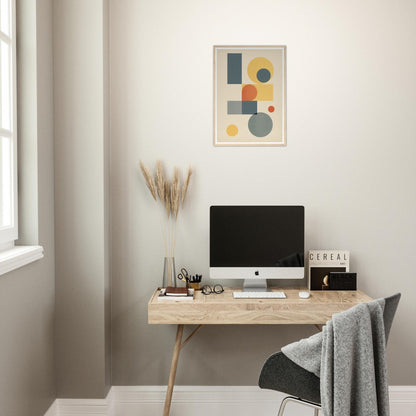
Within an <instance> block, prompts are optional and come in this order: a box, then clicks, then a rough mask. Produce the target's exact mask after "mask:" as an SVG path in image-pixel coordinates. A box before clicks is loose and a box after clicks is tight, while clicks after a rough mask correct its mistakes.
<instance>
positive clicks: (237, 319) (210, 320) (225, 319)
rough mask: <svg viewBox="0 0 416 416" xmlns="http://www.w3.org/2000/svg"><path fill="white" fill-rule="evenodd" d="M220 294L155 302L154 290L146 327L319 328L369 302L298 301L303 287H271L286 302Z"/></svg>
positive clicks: (356, 297) (325, 295)
mask: <svg viewBox="0 0 416 416" xmlns="http://www.w3.org/2000/svg"><path fill="white" fill-rule="evenodd" d="M224 289H225V290H224V292H223V293H221V294H211V295H204V294H202V293H201V292H200V291H196V292H195V297H194V300H192V301H189V300H187V301H183V300H168V301H166V300H163V301H160V300H158V299H157V296H158V295H159V291H160V288H158V289H156V290H155V291H154V293H153V295H152V297H151V298H150V301H149V304H148V322H149V324H185V325H195V324H196V325H199V324H204V325H205V324H212V325H223V324H234V325H235V324H237V325H239V324H240V325H247V324H261V325H264V324H273V325H276V324H291V325H292V324H317V325H323V324H325V323H326V322H327V321H328V320H330V319H331V317H332V315H333V314H334V313H337V312H342V311H344V310H347V309H349V308H351V307H352V306H354V305H357V304H359V303H362V302H369V301H371V300H372V298H370V297H369V296H367V295H366V294H365V293H363V292H361V291H360V290H357V291H332V290H331V291H330V290H327V291H311V296H310V298H308V299H301V298H299V291H300V290H307V289H306V288H299V287H297V288H286V287H285V288H271V289H272V290H275V291H283V292H285V294H286V299H234V298H233V291H238V290H241V287H240V288H238V287H234V288H233V287H226V288H224Z"/></svg>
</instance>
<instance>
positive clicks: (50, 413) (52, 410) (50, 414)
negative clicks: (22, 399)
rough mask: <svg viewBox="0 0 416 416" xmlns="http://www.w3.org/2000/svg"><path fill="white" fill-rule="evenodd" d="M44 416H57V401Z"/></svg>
mask: <svg viewBox="0 0 416 416" xmlns="http://www.w3.org/2000/svg"><path fill="white" fill-rule="evenodd" d="M45 416H58V400H55V401H54V402H53V403H52V404H51V406H50V407H49V409H48V410H47V412H46V413H45Z"/></svg>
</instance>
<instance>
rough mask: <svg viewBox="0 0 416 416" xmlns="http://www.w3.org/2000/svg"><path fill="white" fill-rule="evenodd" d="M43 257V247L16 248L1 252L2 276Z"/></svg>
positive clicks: (0, 265)
mask: <svg viewBox="0 0 416 416" xmlns="http://www.w3.org/2000/svg"><path fill="white" fill-rule="evenodd" d="M42 257H43V247H42V246H15V247H13V248H11V249H9V250H5V251H2V252H0V275H2V274H4V273H8V272H11V271H12V270H15V269H18V268H19V267H22V266H25V265H26V264H29V263H32V262H33V261H36V260H39V259H41V258H42Z"/></svg>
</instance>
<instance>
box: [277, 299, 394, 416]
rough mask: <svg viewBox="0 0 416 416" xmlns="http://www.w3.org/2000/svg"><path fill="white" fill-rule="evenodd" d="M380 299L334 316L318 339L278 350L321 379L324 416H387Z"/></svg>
mask: <svg viewBox="0 0 416 416" xmlns="http://www.w3.org/2000/svg"><path fill="white" fill-rule="evenodd" d="M383 311H384V299H378V300H375V301H372V302H369V303H362V304H360V305H357V306H354V307H352V308H351V309H348V310H347V311H345V312H340V313H337V314H335V315H333V317H332V320H331V321H328V322H327V324H326V325H325V326H324V328H323V330H322V332H321V333H319V334H315V335H313V336H311V337H309V338H306V339H303V340H301V341H298V342H294V343H292V344H289V345H286V346H285V347H283V348H282V352H283V354H285V355H286V356H287V357H288V358H289V359H290V360H292V361H293V362H295V363H296V364H298V365H299V366H301V367H303V368H304V369H305V370H307V371H310V372H311V373H314V374H315V375H317V376H318V377H320V379H321V404H322V411H323V414H324V416H389V396H388V381H387V368H386V341H385V332H384V321H383Z"/></svg>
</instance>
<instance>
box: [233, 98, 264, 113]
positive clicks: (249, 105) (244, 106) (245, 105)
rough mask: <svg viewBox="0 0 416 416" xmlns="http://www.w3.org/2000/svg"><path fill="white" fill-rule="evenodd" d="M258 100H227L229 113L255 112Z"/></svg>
mask: <svg viewBox="0 0 416 416" xmlns="http://www.w3.org/2000/svg"><path fill="white" fill-rule="evenodd" d="M255 113H257V101H227V114H255Z"/></svg>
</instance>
